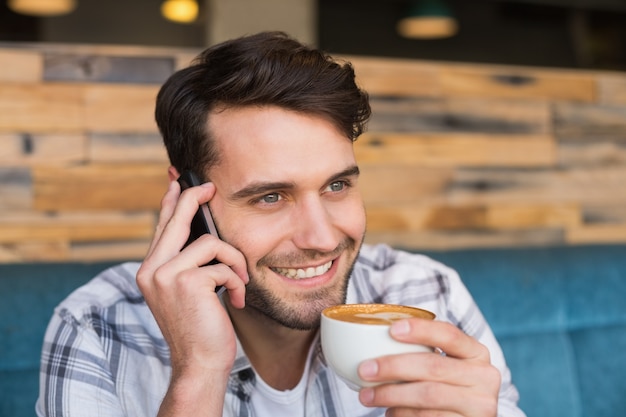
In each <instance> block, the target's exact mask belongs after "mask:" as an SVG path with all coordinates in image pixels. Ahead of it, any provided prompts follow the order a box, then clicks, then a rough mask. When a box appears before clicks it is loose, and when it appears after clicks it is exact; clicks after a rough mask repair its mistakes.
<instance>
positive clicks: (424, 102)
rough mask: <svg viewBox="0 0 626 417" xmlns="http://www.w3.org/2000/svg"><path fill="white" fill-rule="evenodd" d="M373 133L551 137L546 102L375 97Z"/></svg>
mask: <svg viewBox="0 0 626 417" xmlns="http://www.w3.org/2000/svg"><path fill="white" fill-rule="evenodd" d="M370 102H371V106H372V118H371V120H370V122H369V124H368V129H369V131H370V132H377V131H383V132H426V131H431V132H466V133H467V132H480V133H507V134H547V133H550V131H551V117H552V115H551V111H550V106H549V104H548V102H547V101H545V100H523V101H519V100H502V99H482V98H429V97H424V98H402V97H372V99H371V100H370Z"/></svg>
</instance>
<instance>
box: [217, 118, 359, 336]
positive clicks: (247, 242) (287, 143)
mask: <svg viewBox="0 0 626 417" xmlns="http://www.w3.org/2000/svg"><path fill="white" fill-rule="evenodd" d="M208 125H209V129H210V131H211V132H212V136H213V137H214V138H215V140H216V143H217V147H218V150H219V152H220V162H219V164H218V165H216V166H214V167H213V168H212V169H211V171H210V172H209V177H210V178H211V181H213V183H214V184H215V186H216V188H217V192H216V195H215V197H214V198H213V200H211V202H210V205H211V210H212V211H213V214H214V217H215V221H216V223H217V227H218V229H219V232H220V235H221V237H222V238H223V239H224V240H225V241H227V242H228V243H230V244H231V245H233V246H234V247H236V248H237V249H239V250H240V251H241V252H242V253H243V254H244V255H245V257H246V260H247V263H248V271H249V274H250V284H249V285H248V288H247V292H246V305H247V308H248V309H252V310H256V311H258V312H260V313H262V314H264V315H266V316H268V317H270V318H271V319H273V320H275V321H277V322H278V323H280V324H282V325H284V326H287V327H291V328H301V329H309V328H313V327H315V326H317V325H318V324H319V315H320V312H321V310H322V309H323V308H325V307H327V306H330V305H334V304H338V303H342V302H343V301H344V299H345V292H346V286H347V280H348V277H349V274H350V271H351V269H352V266H353V264H354V262H355V260H356V257H357V254H358V251H359V248H360V246H361V243H362V241H363V234H364V232H365V211H364V208H363V202H362V200H361V195H360V193H359V192H358V190H357V187H356V186H357V181H358V168H357V165H356V160H355V157H354V151H353V147H352V142H351V141H350V140H349V139H348V138H346V137H345V136H344V135H343V134H342V133H341V132H340V131H339V130H338V129H336V128H335V127H334V126H333V125H332V124H331V123H330V122H329V121H327V120H326V119H324V118H321V117H318V116H310V115H304V114H301V113H296V112H292V111H287V110H283V109H280V108H277V107H273V106H266V107H244V108H234V109H227V110H224V111H221V112H213V113H211V114H210V115H209V120H208Z"/></svg>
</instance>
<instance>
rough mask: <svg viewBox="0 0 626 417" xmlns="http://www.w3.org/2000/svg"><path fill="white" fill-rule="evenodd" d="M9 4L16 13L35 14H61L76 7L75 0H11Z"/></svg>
mask: <svg viewBox="0 0 626 417" xmlns="http://www.w3.org/2000/svg"><path fill="white" fill-rule="evenodd" d="M8 6H9V8H10V9H11V10H13V11H14V12H15V13H20V14H27V15H33V16H59V15H63V14H67V13H69V12H71V11H73V10H74V8H75V7H76V1H75V0H9V2H8Z"/></svg>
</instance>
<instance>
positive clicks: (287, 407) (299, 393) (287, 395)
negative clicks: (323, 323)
mask: <svg viewBox="0 0 626 417" xmlns="http://www.w3.org/2000/svg"><path fill="white" fill-rule="evenodd" d="M314 350H315V343H312V344H311V348H309V354H308V356H307V360H306V366H305V368H304V372H303V373H302V378H300V382H298V385H296V386H295V387H294V388H293V389H289V390H286V391H279V390H277V389H274V388H272V387H270V386H269V385H267V383H266V382H265V381H263V380H262V379H261V378H260V377H259V376H258V373H257V381H256V385H255V387H254V390H253V391H252V393H251V394H250V403H251V406H252V407H251V409H252V413H253V414H252V415H253V417H264V416H272V417H298V416H303V415H304V411H305V405H304V399H305V395H306V388H307V385H308V384H307V381H308V380H309V364H310V363H311V356H312V354H313V351H314Z"/></svg>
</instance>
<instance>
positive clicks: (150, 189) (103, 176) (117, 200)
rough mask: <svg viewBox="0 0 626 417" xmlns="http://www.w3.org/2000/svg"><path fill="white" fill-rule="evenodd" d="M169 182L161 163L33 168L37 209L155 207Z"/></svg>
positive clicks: (131, 208) (156, 207) (165, 167)
mask: <svg viewBox="0 0 626 417" xmlns="http://www.w3.org/2000/svg"><path fill="white" fill-rule="evenodd" d="M167 184H168V178H167V166H164V165H160V164H128V165H124V164H111V165H99V164H90V165H76V166H66V167H53V166H38V167H35V168H34V169H33V191H34V208H35V209H36V210H40V211H64V210H96V211H99V210H132V211H136V210H154V209H158V208H159V206H160V201H161V198H162V197H163V194H165V191H166V190H167Z"/></svg>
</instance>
